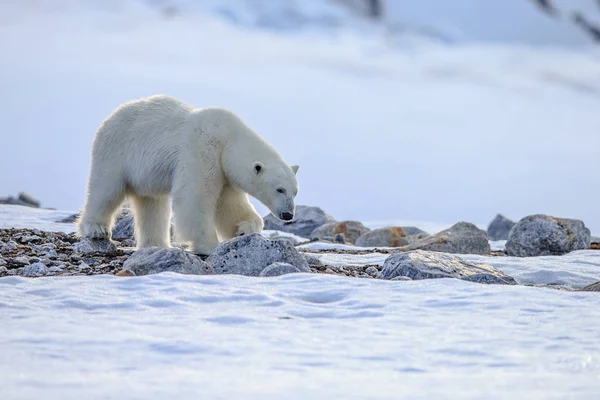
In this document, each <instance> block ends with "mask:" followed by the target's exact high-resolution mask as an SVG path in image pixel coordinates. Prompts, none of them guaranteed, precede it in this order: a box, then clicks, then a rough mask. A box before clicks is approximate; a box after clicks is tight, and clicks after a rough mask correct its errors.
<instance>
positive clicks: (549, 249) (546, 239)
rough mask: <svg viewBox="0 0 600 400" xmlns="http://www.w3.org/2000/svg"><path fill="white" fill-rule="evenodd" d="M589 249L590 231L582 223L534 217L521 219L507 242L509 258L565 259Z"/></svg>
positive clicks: (540, 215)
mask: <svg viewBox="0 0 600 400" xmlns="http://www.w3.org/2000/svg"><path fill="white" fill-rule="evenodd" d="M589 248H590V230H589V229H588V228H586V226H585V224H584V223H583V222H582V221H580V220H575V219H565V218H556V217H552V216H549V215H543V214H535V215H529V216H527V217H525V218H523V219H521V220H520V221H519V222H517V224H516V225H515V226H514V227H513V228H512V229H511V231H510V234H509V236H508V241H507V242H506V252H507V253H508V255H509V256H515V257H535V256H548V255H562V254H566V253H569V252H571V251H574V250H587V249H589Z"/></svg>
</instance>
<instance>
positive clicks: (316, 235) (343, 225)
mask: <svg viewBox="0 0 600 400" xmlns="http://www.w3.org/2000/svg"><path fill="white" fill-rule="evenodd" d="M370 231H371V229H369V228H367V227H366V226H364V225H363V224H362V222H359V221H341V222H330V223H327V224H324V225H321V226H320V227H318V228H317V229H315V230H314V231H312V233H311V234H310V238H311V239H318V240H322V239H327V238H331V237H333V238H335V237H336V235H338V234H343V235H344V239H345V242H347V243H352V244H354V243H355V242H356V239H358V238H359V237H360V236H361V235H363V234H365V233H367V232H370Z"/></svg>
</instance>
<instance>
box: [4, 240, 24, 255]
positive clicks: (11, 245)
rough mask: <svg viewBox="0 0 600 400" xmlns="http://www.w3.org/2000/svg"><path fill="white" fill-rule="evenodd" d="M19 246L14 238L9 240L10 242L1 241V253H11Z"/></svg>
mask: <svg viewBox="0 0 600 400" xmlns="http://www.w3.org/2000/svg"><path fill="white" fill-rule="evenodd" d="M18 248H19V245H18V244H17V242H15V241H14V240H9V241H8V243H0V253H10V252H13V251H15V250H17V249H18Z"/></svg>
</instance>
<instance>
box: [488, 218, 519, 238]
mask: <svg viewBox="0 0 600 400" xmlns="http://www.w3.org/2000/svg"><path fill="white" fill-rule="evenodd" d="M513 226H515V222H514V221H511V220H510V219H508V218H506V217H505V216H504V215H502V214H498V215H496V217H495V218H494V219H493V220H492V222H490V225H489V226H488V229H487V234H488V237H489V238H490V240H507V239H508V233H509V232H510V230H511V229H512V227H513Z"/></svg>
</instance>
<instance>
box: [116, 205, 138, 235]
mask: <svg viewBox="0 0 600 400" xmlns="http://www.w3.org/2000/svg"><path fill="white" fill-rule="evenodd" d="M112 238H113V239H114V240H119V241H121V240H125V239H131V240H135V238H134V223H133V212H132V211H131V209H129V208H126V207H123V208H122V209H121V212H120V213H119V215H118V216H117V218H116V220H115V224H114V226H113V228H112Z"/></svg>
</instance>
